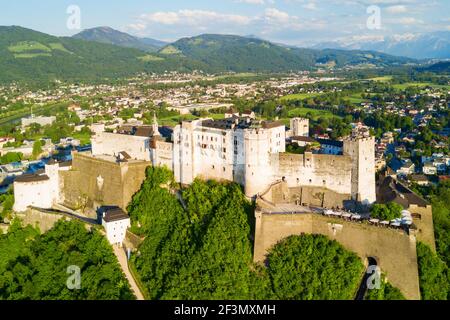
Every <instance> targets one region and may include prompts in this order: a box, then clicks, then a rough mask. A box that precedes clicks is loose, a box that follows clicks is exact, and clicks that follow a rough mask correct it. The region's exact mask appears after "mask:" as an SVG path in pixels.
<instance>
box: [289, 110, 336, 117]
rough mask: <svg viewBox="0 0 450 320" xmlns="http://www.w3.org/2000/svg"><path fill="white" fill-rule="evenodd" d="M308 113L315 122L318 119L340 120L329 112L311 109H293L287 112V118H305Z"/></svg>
mask: <svg viewBox="0 0 450 320" xmlns="http://www.w3.org/2000/svg"><path fill="white" fill-rule="evenodd" d="M308 113H310V114H311V115H312V117H313V118H314V119H315V120H316V119H318V118H321V117H323V118H333V117H334V118H340V116H337V115H335V114H333V113H331V111H327V110H318V109H312V108H295V109H293V110H291V111H289V118H294V117H305V116H306V115H307V114H308Z"/></svg>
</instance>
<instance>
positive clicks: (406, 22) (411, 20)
mask: <svg viewBox="0 0 450 320" xmlns="http://www.w3.org/2000/svg"><path fill="white" fill-rule="evenodd" d="M394 23H398V24H403V25H413V24H422V23H423V21H422V20H419V19H416V18H413V17H404V18H401V19H398V20H394Z"/></svg>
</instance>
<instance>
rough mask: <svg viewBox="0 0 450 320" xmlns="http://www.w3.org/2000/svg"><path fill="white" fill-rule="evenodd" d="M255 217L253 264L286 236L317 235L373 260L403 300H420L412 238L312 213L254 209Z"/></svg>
mask: <svg viewBox="0 0 450 320" xmlns="http://www.w3.org/2000/svg"><path fill="white" fill-rule="evenodd" d="M255 217H256V226H255V247H254V261H255V262H263V261H264V260H265V256H266V254H267V252H268V251H269V250H270V248H272V247H273V246H274V245H275V244H277V243H278V242H279V241H281V240H283V239H284V238H286V237H288V236H291V235H300V234H321V235H325V236H327V237H328V238H330V239H332V240H336V241H338V242H339V243H340V244H342V245H343V246H344V247H345V248H346V249H348V250H350V251H353V252H355V253H356V254H357V255H358V256H359V257H360V258H361V259H362V260H363V261H364V262H366V261H367V259H368V258H369V257H373V258H374V259H375V260H376V261H377V264H378V266H379V267H380V268H381V270H382V272H384V273H385V274H386V277H387V279H388V281H389V282H390V283H391V284H392V285H393V286H395V287H397V288H398V289H399V290H400V291H401V292H402V293H403V295H404V296H405V297H406V298H407V299H411V300H418V299H420V290H419V275H418V269H417V253H416V239H415V237H414V236H413V235H407V234H406V233H405V232H403V231H401V230H394V229H389V228H383V227H375V226H371V225H367V224H363V223H357V222H350V221H345V220H342V219H337V218H331V217H325V216H322V215H319V214H314V213H299V214H291V213H284V214H279V213H277V214H274V213H264V212H263V211H262V210H258V209H257V210H256V211H255Z"/></svg>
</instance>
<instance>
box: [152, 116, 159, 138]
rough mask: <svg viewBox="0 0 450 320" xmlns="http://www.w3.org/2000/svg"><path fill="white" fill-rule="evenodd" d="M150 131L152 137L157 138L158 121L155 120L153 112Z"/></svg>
mask: <svg viewBox="0 0 450 320" xmlns="http://www.w3.org/2000/svg"><path fill="white" fill-rule="evenodd" d="M152 129H153V136H159V129H158V119H157V118H156V112H154V111H153V123H152Z"/></svg>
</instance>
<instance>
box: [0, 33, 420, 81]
mask: <svg viewBox="0 0 450 320" xmlns="http://www.w3.org/2000/svg"><path fill="white" fill-rule="evenodd" d="M116 40H117V39H116ZM411 61H413V60H411V59H407V58H397V57H392V56H389V55H385V54H380V53H369V52H361V51H343V50H313V49H299V48H288V47H283V46H279V45H275V44H272V43H270V42H267V41H263V40H259V39H253V38H244V37H238V36H226V35H202V36H198V37H194V38H185V39H181V40H178V41H176V42H174V43H173V44H171V45H168V46H166V47H164V48H162V49H160V50H159V52H148V51H146V52H145V51H141V50H139V49H135V48H125V47H123V46H117V45H112V44H107V43H99V42H94V41H86V40H80V39H75V38H73V37H72V38H68V37H63V38H59V37H54V36H50V35H47V34H44V33H41V32H37V31H33V30H30V29H25V28H22V27H17V26H13V27H0V70H2V72H1V73H0V83H8V82H12V81H18V82H27V83H30V82H34V83H42V82H48V81H54V80H63V81H80V82H82V81H85V82H86V81H89V82H92V81H105V80H111V79H118V78H123V77H127V76H133V75H135V74H137V73H140V72H147V73H163V72H165V71H180V72H190V71H193V70H203V71H205V72H210V73H219V72H226V71H235V72H286V71H298V70H309V69H313V68H315V67H317V66H324V65H325V66H337V67H342V66H347V65H358V64H363V65H371V66H386V65H395V64H401V63H406V62H411Z"/></svg>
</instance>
